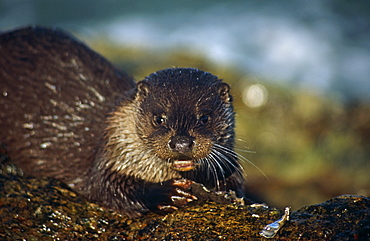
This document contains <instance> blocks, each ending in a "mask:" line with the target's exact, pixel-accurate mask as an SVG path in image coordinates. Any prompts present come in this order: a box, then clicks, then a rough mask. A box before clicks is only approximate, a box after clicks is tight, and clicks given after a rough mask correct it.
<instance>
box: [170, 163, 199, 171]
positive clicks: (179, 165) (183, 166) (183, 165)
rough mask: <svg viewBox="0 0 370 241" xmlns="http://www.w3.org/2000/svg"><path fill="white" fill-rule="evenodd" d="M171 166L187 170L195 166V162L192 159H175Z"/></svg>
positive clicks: (178, 169) (179, 169)
mask: <svg viewBox="0 0 370 241" xmlns="http://www.w3.org/2000/svg"><path fill="white" fill-rule="evenodd" d="M171 168H172V169H174V170H176V171H179V172H187V171H190V170H193V169H194V168H195V164H194V162H193V161H192V160H174V161H173V162H172V164H171Z"/></svg>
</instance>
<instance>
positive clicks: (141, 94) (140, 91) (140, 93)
mask: <svg viewBox="0 0 370 241" xmlns="http://www.w3.org/2000/svg"><path fill="white" fill-rule="evenodd" d="M148 94H149V84H148V83H147V82H145V81H140V82H138V83H137V85H136V94H135V99H137V100H143V99H145V98H146V97H147V96H148Z"/></svg>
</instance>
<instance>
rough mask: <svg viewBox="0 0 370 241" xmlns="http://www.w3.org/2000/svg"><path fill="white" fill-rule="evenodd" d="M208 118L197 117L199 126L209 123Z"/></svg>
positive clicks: (204, 116) (203, 116)
mask: <svg viewBox="0 0 370 241" xmlns="http://www.w3.org/2000/svg"><path fill="white" fill-rule="evenodd" d="M209 119H210V117H209V116H208V115H202V116H201V117H199V124H201V125H205V124H207V123H208V122H209Z"/></svg>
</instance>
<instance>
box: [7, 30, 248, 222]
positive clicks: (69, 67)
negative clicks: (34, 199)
mask: <svg viewBox="0 0 370 241" xmlns="http://www.w3.org/2000/svg"><path fill="white" fill-rule="evenodd" d="M0 94H1V95H0V111H1V112H0V126H1V129H2V130H1V132H0V142H2V143H4V144H5V145H7V146H8V153H9V155H10V158H11V160H12V161H13V162H15V163H16V164H17V165H18V166H19V167H20V168H22V169H23V170H24V172H25V173H26V174H28V175H33V176H51V177H55V178H58V179H61V180H62V181H64V182H66V183H67V184H68V185H70V186H71V187H72V188H73V189H75V190H76V191H78V192H80V193H81V194H83V195H85V196H86V197H88V198H89V199H90V200H92V201H96V202H98V203H100V204H102V205H104V206H106V207H108V208H111V209H114V210H118V211H121V212H123V213H126V214H128V215H130V216H131V217H135V216H138V215H140V214H141V213H145V212H147V211H149V210H153V211H156V210H161V211H164V212H166V211H172V210H174V209H176V207H180V206H183V205H184V204H186V203H187V202H190V201H192V200H194V199H195V198H196V197H194V196H193V195H192V194H190V193H188V192H187V191H186V190H184V189H186V188H187V187H188V186H189V185H190V184H191V183H192V182H198V183H202V184H204V185H205V186H206V187H207V188H209V189H214V190H219V191H228V190H229V189H231V190H234V191H236V192H237V193H238V195H239V196H242V195H243V181H244V178H243V175H242V172H241V166H240V164H239V163H238V161H237V158H236V155H235V153H234V152H233V146H234V112H233V108H232V103H231V102H232V98H231V96H230V94H229V86H228V85H227V84H225V83H223V82H222V81H221V80H219V79H218V78H217V77H215V76H214V75H212V74H210V73H207V72H203V71H200V70H197V69H190V68H178V69H166V70H162V71H158V72H156V73H153V74H151V75H149V76H148V77H147V78H145V79H144V80H143V81H140V82H139V83H138V84H137V85H136V84H135V82H134V81H133V80H132V78H130V77H129V76H128V75H127V74H125V73H124V72H121V71H119V70H117V69H116V68H114V67H113V66H112V65H111V64H110V63H109V62H108V61H106V60H105V59H104V58H102V57H101V56H99V55H98V54H96V53H94V52H93V51H92V50H90V49H89V48H87V47H86V46H85V45H83V44H82V43H80V42H79V41H77V40H74V39H73V38H71V37H69V36H68V35H66V34H65V33H63V32H61V31H58V30H51V29H45V28H25V29H21V30H17V31H14V32H10V33H5V34H2V35H1V37H0Z"/></svg>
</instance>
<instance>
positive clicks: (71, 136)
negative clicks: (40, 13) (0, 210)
mask: <svg viewBox="0 0 370 241" xmlns="http://www.w3.org/2000/svg"><path fill="white" fill-rule="evenodd" d="M134 86H135V82H134V81H133V80H132V79H131V78H130V77H129V76H128V75H126V73H124V72H121V71H119V70H117V69H116V68H115V67H114V66H112V65H111V64H110V63H109V62H108V61H107V60H105V59H104V58H102V57H101V56H100V55H98V54H97V53H95V52H93V51H92V50H90V49H89V48H88V47H86V46H85V45H84V44H82V43H81V42H79V41H78V40H76V39H74V38H72V37H70V36H69V35H68V34H65V33H64V32H62V31H59V30H56V29H47V28H39V27H28V28H24V29H20V30H17V31H13V32H9V33H3V34H1V35H0V128H1V130H0V142H1V143H3V144H5V145H6V146H8V153H9V155H10V158H11V160H12V161H14V162H15V163H18V164H20V166H22V168H23V169H24V171H25V172H26V173H30V174H32V173H36V172H37V174H38V175H39V176H40V175H43V176H54V177H57V178H61V179H63V180H64V181H66V182H70V183H72V182H75V181H76V182H77V181H78V180H75V179H76V178H78V177H79V175H83V173H84V172H85V171H86V168H87V167H88V166H89V165H90V161H91V160H90V159H91V156H93V154H94V151H95V149H96V148H95V147H96V145H97V143H98V141H99V139H100V137H101V135H102V133H103V130H104V128H105V118H106V116H107V114H108V113H109V112H110V111H112V109H113V107H114V105H115V104H116V102H117V100H119V99H122V98H123V96H124V92H125V91H127V90H130V89H132V88H134Z"/></svg>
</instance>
